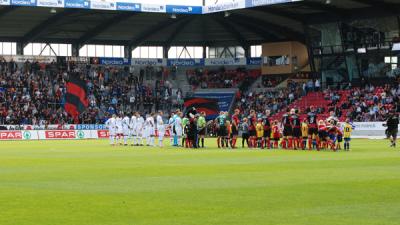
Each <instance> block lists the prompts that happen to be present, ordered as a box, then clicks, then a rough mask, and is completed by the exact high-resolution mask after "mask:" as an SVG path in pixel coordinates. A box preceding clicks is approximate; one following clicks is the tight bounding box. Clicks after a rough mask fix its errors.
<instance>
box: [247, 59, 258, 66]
mask: <svg viewBox="0 0 400 225" xmlns="http://www.w3.org/2000/svg"><path fill="white" fill-rule="evenodd" d="M246 64H247V65H248V66H253V65H261V64H262V58H261V57H257V58H247V59H246Z"/></svg>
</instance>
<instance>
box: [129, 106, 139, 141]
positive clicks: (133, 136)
mask: <svg viewBox="0 0 400 225" xmlns="http://www.w3.org/2000/svg"><path fill="white" fill-rule="evenodd" d="M136 123H137V118H136V112H134V113H132V117H131V121H130V123H129V129H130V133H129V138H131V139H132V146H133V145H136V144H137V142H136V140H137V139H136V135H137V133H136Z"/></svg>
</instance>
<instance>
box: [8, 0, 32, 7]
mask: <svg viewBox="0 0 400 225" xmlns="http://www.w3.org/2000/svg"><path fill="white" fill-rule="evenodd" d="M11 5H18V6H36V0H11Z"/></svg>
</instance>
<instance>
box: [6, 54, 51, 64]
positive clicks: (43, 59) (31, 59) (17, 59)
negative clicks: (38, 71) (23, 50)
mask: <svg viewBox="0 0 400 225" xmlns="http://www.w3.org/2000/svg"><path fill="white" fill-rule="evenodd" d="M0 58H4V59H5V60H6V61H7V62H9V61H11V60H13V61H14V62H17V63H24V62H26V61H27V60H28V61H29V62H34V61H38V62H40V63H52V62H53V61H54V62H56V61H57V58H56V57H55V56H30V55H11V56H10V55H6V56H0Z"/></svg>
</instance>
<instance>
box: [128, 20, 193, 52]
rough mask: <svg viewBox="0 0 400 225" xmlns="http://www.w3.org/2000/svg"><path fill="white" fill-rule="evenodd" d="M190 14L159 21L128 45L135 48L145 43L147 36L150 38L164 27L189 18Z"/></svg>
mask: <svg viewBox="0 0 400 225" xmlns="http://www.w3.org/2000/svg"><path fill="white" fill-rule="evenodd" d="M187 17H188V16H181V17H179V18H176V19H170V18H168V19H166V20H164V21H162V22H159V23H157V24H156V25H154V26H152V27H150V28H149V29H146V30H145V31H143V32H142V33H141V34H139V35H137V36H135V37H133V38H132V39H131V40H130V41H129V42H128V45H129V46H132V47H133V48H135V47H137V46H139V45H140V44H141V43H143V42H144V41H145V40H146V39H147V38H149V37H150V36H152V35H154V34H156V33H158V32H160V31H162V30H163V29H165V28H166V27H168V26H171V25H173V24H175V23H178V22H180V21H182V20H184V19H185V18H187Z"/></svg>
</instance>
